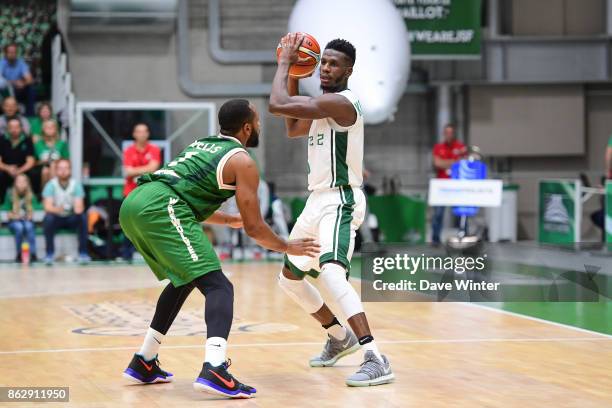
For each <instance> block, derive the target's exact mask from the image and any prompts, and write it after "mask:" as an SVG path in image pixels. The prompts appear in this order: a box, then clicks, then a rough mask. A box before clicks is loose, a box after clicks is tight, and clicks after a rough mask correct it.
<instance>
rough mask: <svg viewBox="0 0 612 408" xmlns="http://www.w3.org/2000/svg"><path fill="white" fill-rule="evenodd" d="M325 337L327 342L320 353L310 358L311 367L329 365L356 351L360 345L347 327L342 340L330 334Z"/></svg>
mask: <svg viewBox="0 0 612 408" xmlns="http://www.w3.org/2000/svg"><path fill="white" fill-rule="evenodd" d="M327 337H328V338H327V343H325V346H324V347H323V351H322V352H321V354H320V355H318V356H316V357H313V358H311V359H310V366H311V367H331V366H333V365H334V364H336V361H338V360H339V359H340V358H342V357H344V356H348V355H349V354H352V353H354V352H356V351H357V350H359V347H361V345H360V344H359V341H358V340H357V337H355V334H353V332H352V331H350V330H349V329H346V338H345V339H344V340H337V339H336V338H335V337H333V336H330V335H327Z"/></svg>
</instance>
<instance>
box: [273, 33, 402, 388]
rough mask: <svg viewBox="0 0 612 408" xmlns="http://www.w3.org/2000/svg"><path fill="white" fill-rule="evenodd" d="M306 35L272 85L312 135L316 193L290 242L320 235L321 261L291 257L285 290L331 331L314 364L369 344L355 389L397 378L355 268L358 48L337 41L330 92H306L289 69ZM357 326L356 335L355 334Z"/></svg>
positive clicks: (299, 130) (332, 46) (328, 63)
mask: <svg viewBox="0 0 612 408" xmlns="http://www.w3.org/2000/svg"><path fill="white" fill-rule="evenodd" d="M302 40H303V37H302V36H301V35H299V34H295V33H294V34H291V33H290V34H287V35H286V36H285V37H283V39H282V40H281V47H282V50H281V53H280V56H279V62H278V68H277V71H276V75H275V77H274V81H273V83H272V93H271V95H270V108H269V109H270V112H271V113H273V114H277V115H282V116H284V117H285V124H286V127H287V135H288V136H289V137H291V138H293V137H300V136H308V189H309V190H310V192H311V193H310V196H309V197H308V201H307V202H306V207H305V208H304V211H303V212H302V214H301V215H300V217H299V218H298V220H297V222H296V224H295V226H294V227H293V230H292V231H291V235H290V238H291V239H295V238H315V239H318V241H319V243H320V245H321V252H320V254H319V256H318V257H315V258H312V257H306V256H288V257H285V265H284V267H283V270H282V272H281V273H280V275H279V277H278V280H279V285H280V287H281V288H282V289H283V290H284V291H285V292H286V293H287V294H288V295H289V297H291V298H292V299H293V300H294V301H295V302H297V303H298V304H299V305H300V306H301V307H302V308H303V309H304V310H305V311H306V312H308V313H310V314H311V315H312V316H313V317H314V318H315V319H317V320H318V321H319V322H320V323H321V325H322V326H323V328H324V329H326V330H327V335H328V340H327V343H326V344H325V347H324V349H323V352H322V353H321V354H320V355H319V356H317V357H314V358H312V359H311V360H310V365H311V366H312V367H329V366H332V365H334V364H335V363H336V361H338V359H339V358H341V357H344V356H346V355H348V354H351V353H353V352H355V351H357V350H358V349H359V347H363V349H364V350H365V353H364V362H363V363H362V364H361V367H360V369H359V370H358V371H357V372H356V373H355V374H353V375H351V376H350V377H349V378H347V380H346V384H347V385H349V386H369V385H379V384H385V383H389V382H391V381H393V378H394V375H393V373H392V371H391V366H390V365H389V361H388V360H387V358H386V357H385V356H383V355H382V354H380V352H379V350H378V347H377V346H376V343H375V342H374V337H373V336H372V333H371V332H370V328H369V326H368V320H367V319H366V315H365V313H364V312H363V307H362V305H361V301H360V299H359V296H358V295H357V293H356V292H355V289H354V288H353V287H352V286H351V284H350V283H349V282H348V280H347V278H348V270H349V267H350V260H351V256H352V254H353V249H354V244H355V231H356V230H357V229H358V228H359V226H360V225H361V223H362V222H363V218H364V214H365V207H366V203H365V196H364V194H363V192H362V191H361V184H362V177H363V176H362V175H363V172H362V162H363V131H364V129H363V116H362V113H361V106H360V104H359V100H358V99H357V96H356V95H355V94H354V93H353V92H351V90H349V89H348V79H349V77H350V76H351V73H352V72H353V65H354V63H355V48H354V47H353V45H352V44H351V43H349V42H348V41H345V40H341V39H336V40H333V41H330V42H329V43H328V44H327V46H326V47H325V50H324V52H323V55H322V56H321V66H320V76H321V88H322V90H323V94H322V95H321V96H317V97H314V98H311V97H307V96H299V95H298V80H297V79H294V78H291V77H289V67H290V66H291V64H293V63H295V62H297V61H298V49H299V47H300V45H301V42H302ZM306 275H311V276H312V277H315V278H318V279H320V281H321V283H322V284H323V285H324V287H326V289H327V290H328V292H329V293H330V294H331V295H332V296H333V298H334V300H335V301H336V302H337V304H338V305H339V307H340V308H341V310H342V312H343V313H344V315H345V316H346V317H347V318H348V323H349V325H350V329H349V328H345V327H343V326H342V325H341V324H340V322H339V321H338V319H337V318H336V316H335V315H334V314H333V313H332V312H331V310H330V309H329V307H328V306H327V305H326V304H325V303H324V302H323V299H322V297H321V294H320V293H319V291H318V290H317V289H316V288H315V287H314V286H313V285H312V284H311V283H310V282H308V281H307V280H305V279H304V277H305V276H306ZM351 329H352V331H351Z"/></svg>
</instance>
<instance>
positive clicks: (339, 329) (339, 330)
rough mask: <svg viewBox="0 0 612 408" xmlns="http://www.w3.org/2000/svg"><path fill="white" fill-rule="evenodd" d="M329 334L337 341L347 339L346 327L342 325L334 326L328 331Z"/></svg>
mask: <svg viewBox="0 0 612 408" xmlns="http://www.w3.org/2000/svg"><path fill="white" fill-rule="evenodd" d="M327 334H329V335H330V336H332V337H333V338H335V339H336V340H344V339H346V327H344V326H342V325H340V324H334V325H333V326H331V327H329V328H328V329H327Z"/></svg>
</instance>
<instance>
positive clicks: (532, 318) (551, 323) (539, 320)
mask: <svg viewBox="0 0 612 408" xmlns="http://www.w3.org/2000/svg"><path fill="white" fill-rule="evenodd" d="M458 303H461V304H462V305H465V306H470V307H477V308H480V309H485V310H489V311H491V312H497V313H501V314H506V315H510V316H514V317H520V318H523V319H527V320H531V321H534V322H538V323H546V324H549V325H551V326H557V327H562V328H564V329H572V330H575V331H579V332H582V333H588V334H595V335H598V336H601V337H603V338H607V339H612V335H610V334H607V333H602V332H598V331H594V330H589V329H583V328H582V327H576V326H572V325H569V324H565V323H559V322H553V321H552V320H546V319H541V318H539V317H534V316H529V315H526V314H521V313H516V312H510V311H508V310H503V309H498V308H496V307H494V306H487V305H481V304H478V303H467V302H458Z"/></svg>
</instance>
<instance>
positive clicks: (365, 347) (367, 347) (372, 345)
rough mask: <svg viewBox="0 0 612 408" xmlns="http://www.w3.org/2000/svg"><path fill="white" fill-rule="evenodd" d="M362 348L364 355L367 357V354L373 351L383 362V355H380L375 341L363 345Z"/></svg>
mask: <svg viewBox="0 0 612 408" xmlns="http://www.w3.org/2000/svg"><path fill="white" fill-rule="evenodd" d="M361 347H363V354H364V356H365V353H367V352H368V350H369V351H372V352H373V353H374V355H375V356H376V357H377V358H378V359H379V360H380V361H381V362H382V361H383V358H382V355H381V354H380V351H378V346H377V345H376V342H375V341H374V340H372V341H371V342H369V343H366V344H362V345H361Z"/></svg>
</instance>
